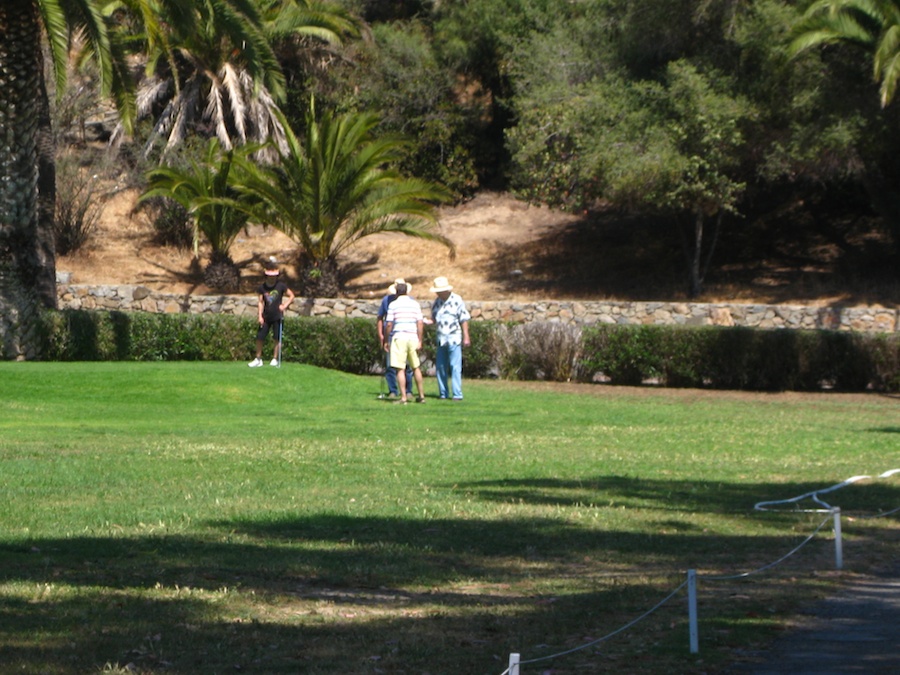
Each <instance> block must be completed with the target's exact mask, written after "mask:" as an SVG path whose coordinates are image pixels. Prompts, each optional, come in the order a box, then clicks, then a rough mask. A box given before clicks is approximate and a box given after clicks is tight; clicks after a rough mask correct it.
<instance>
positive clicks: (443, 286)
mask: <svg viewBox="0 0 900 675" xmlns="http://www.w3.org/2000/svg"><path fill="white" fill-rule="evenodd" d="M452 291H453V286H451V285H450V282H448V281H447V277H437V278H436V279H435V280H434V286H432V287H431V292H432V293H437V299H436V300H435V301H434V303H432V305H431V318H432V319H433V320H434V325H435V327H436V328H437V352H436V357H435V375H436V377H437V383H438V395H439V396H440V397H441V398H442V399H446V398H449V397H450V396H453V400H454V401H462V398H463V393H462V349H463V347H468V346H469V345H471V344H472V342H471V340H470V339H469V319H471V318H472V317H471V315H470V314H469V310H468V309H466V303H465V302H463V299H462V298H461V297H459V295H457V294H456V293H453V292H452ZM448 380H449V382H448ZM448 385H449V386H448Z"/></svg>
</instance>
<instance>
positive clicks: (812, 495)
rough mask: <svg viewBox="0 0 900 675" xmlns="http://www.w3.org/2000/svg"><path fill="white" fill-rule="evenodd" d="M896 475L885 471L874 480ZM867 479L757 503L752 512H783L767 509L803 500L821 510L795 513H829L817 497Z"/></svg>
mask: <svg viewBox="0 0 900 675" xmlns="http://www.w3.org/2000/svg"><path fill="white" fill-rule="evenodd" d="M896 473H900V469H891V470H890V471H885V472H884V473H882V474H880V475H879V476H876V478H889V477H891V476H893V475H894V474H896ZM868 478H872V476H852V477H850V478H848V479H847V480H845V481H841V482H840V483H838V484H837V485H832V486H831V487H828V488H823V489H821V490H813V491H812V492H807V493H805V494H802V495H798V496H797V497H791V498H790V499H779V500H776V501H771V502H758V503H757V504H755V505H754V506H753V510H754V511H783V510H784V509H771V508H768V507H770V506H776V505H778V504H796V503H798V502H801V501H803V500H804V499H807V498H809V499H812V500H813V501H814V502H816V503H817V504H820V505H821V506H822V507H823V508H821V509H795V512H796V513H826V512H831V511H832V510H833V507H832V506H830V505H829V504H828V503H827V502H825V501H824V500H822V499H819V495H823V494H827V493H829V492H834V491H835V490H839V489H841V488H844V487H847V486H848V485H852V484H853V483H857V482H859V481H861V480H866V479H868Z"/></svg>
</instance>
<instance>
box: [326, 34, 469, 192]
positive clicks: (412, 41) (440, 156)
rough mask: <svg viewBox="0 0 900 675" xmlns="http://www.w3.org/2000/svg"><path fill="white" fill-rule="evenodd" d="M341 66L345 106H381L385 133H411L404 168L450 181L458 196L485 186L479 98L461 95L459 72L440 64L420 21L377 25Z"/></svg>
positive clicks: (381, 127) (341, 102)
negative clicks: (477, 158) (479, 161)
mask: <svg viewBox="0 0 900 675" xmlns="http://www.w3.org/2000/svg"><path fill="white" fill-rule="evenodd" d="M372 37H373V39H372V40H371V41H370V42H367V43H364V44H362V45H359V46H358V54H357V55H356V57H355V59H354V61H353V64H352V65H348V66H345V67H344V68H342V69H340V71H338V73H336V74H335V75H334V76H335V77H336V78H337V77H339V78H340V82H339V83H338V86H339V88H340V92H339V93H337V94H334V95H333V96H335V97H336V98H337V99H338V100H337V101H336V103H335V105H336V106H337V107H338V108H339V109H349V110H367V111H379V115H380V121H379V130H380V131H381V133H386V134H393V135H400V136H402V137H404V138H407V139H409V142H408V143H407V144H406V146H405V147H404V148H403V149H402V153H401V155H400V157H399V158H398V166H399V168H400V170H401V171H402V172H403V173H404V174H407V175H412V176H417V177H419V178H423V179H426V180H430V181H434V182H437V183H440V184H441V185H444V186H445V187H446V188H448V189H449V190H451V191H452V192H453V194H454V196H455V197H456V198H457V199H461V198H464V197H467V196H471V195H472V194H473V193H474V191H475V189H476V188H477V187H478V177H477V175H476V171H475V166H474V152H475V151H476V148H477V145H478V142H479V133H480V132H479V130H480V128H481V127H483V124H482V123H481V122H480V117H481V116H482V114H483V111H482V109H481V106H480V105H479V104H478V100H477V98H475V99H473V100H472V101H470V102H466V101H463V100H460V97H459V96H458V92H457V90H456V88H455V79H454V77H453V74H452V73H451V72H450V71H449V70H447V69H446V68H444V67H442V66H441V64H439V63H438V61H437V59H436V55H435V48H434V46H433V43H432V41H431V39H430V35H429V34H428V33H427V32H426V28H425V27H424V26H423V25H422V24H421V23H419V22H415V21H411V22H408V23H390V24H378V25H376V26H374V27H373V30H372Z"/></svg>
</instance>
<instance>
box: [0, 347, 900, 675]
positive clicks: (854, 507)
mask: <svg viewBox="0 0 900 675" xmlns="http://www.w3.org/2000/svg"><path fill="white" fill-rule="evenodd" d="M426 387H427V388H428V393H429V394H430V395H433V394H434V393H435V392H436V386H435V384H434V382H433V380H428V379H426ZM379 390H380V382H379V379H378V378H376V377H357V376H352V375H347V374H343V373H337V372H332V371H325V370H321V369H316V368H312V367H306V366H300V365H296V364H285V365H284V367H283V368H281V369H274V368H269V367H266V368H260V369H250V368H247V367H246V365H244V364H241V363H238V364H234V363H222V364H218V363H216V364H211V363H162V364H145V363H141V364H138V363H134V364H132V363H89V364H88V363H83V364H55V363H0V489H2V499H0V672H4V673H6V672H10V673H12V672H16V673H18V672H23V673H50V674H53V673H92V672H103V671H108V672H136V673H184V674H187V673H231V672H254V673H420V674H421V673H431V674H433V675H434V674H438V673H448V674H449V673H454V674H458V673H479V674H480V673H485V674H491V673H496V674H497V675H499V674H500V673H501V672H503V671H504V670H505V669H506V666H507V661H508V656H509V653H510V652H518V653H521V654H522V658H523V659H535V658H542V657H544V656H547V655H552V654H555V653H557V652H560V651H563V650H568V649H572V648H574V647H579V646H581V645H584V644H587V643H589V642H591V641H592V640H595V639H597V638H601V637H603V636H605V635H607V634H608V633H611V632H613V631H616V630H618V629H619V628H620V627H621V626H623V625H624V624H626V623H628V622H629V621H632V620H633V619H635V618H636V617H638V616H640V615H641V614H643V613H644V612H645V611H647V610H648V609H649V608H651V607H653V606H654V605H655V604H656V603H657V602H659V601H660V600H661V599H662V598H664V597H665V596H666V595H668V594H669V593H671V592H672V591H673V590H674V589H676V588H677V587H678V586H679V585H680V584H681V583H682V582H683V581H684V578H685V573H686V571H687V570H688V569H691V568H693V569H697V570H698V571H699V572H700V575H701V582H700V593H701V595H700V618H701V624H700V654H699V655H691V654H690V653H689V642H688V629H687V612H686V602H685V601H684V596H683V594H682V595H679V596H678V597H677V598H676V599H673V600H672V601H670V602H668V603H666V604H665V605H664V606H663V607H661V608H660V609H659V610H658V611H657V612H654V613H653V614H652V615H650V616H649V617H648V618H646V619H644V620H643V621H641V622H640V623H638V624H637V625H636V626H634V627H632V628H630V629H628V630H627V631H624V632H623V633H621V634H619V635H616V636H615V637H613V638H610V639H609V640H605V641H603V642H600V643H599V644H596V645H593V646H591V647H590V648H588V649H585V650H581V651H578V652H576V653H574V654H570V655H567V656H565V657H560V658H556V659H552V660H548V661H543V662H541V663H539V664H534V665H531V666H523V672H545V671H547V670H550V669H552V672H554V673H575V672H629V673H671V672H681V673H691V672H696V673H701V672H703V673H711V672H716V670H717V669H722V668H725V667H726V666H727V664H729V663H730V662H731V661H732V660H734V659H736V658H738V657H739V655H740V654H742V653H744V654H745V653H747V652H748V650H752V649H757V648H759V647H760V646H761V645H764V644H765V642H766V641H767V640H769V639H770V638H771V636H772V635H773V634H774V633H775V632H777V629H778V628H779V627H780V626H782V625H783V624H784V623H785V622H786V621H788V620H789V618H790V616H791V614H792V613H793V612H796V611H797V610H798V608H799V607H801V606H802V605H804V604H806V603H808V602H810V601H812V600H814V599H815V598H817V597H820V596H821V595H822V594H824V593H827V592H829V591H830V590H832V589H833V587H834V585H835V584H837V583H840V581H841V580H842V579H843V578H845V577H847V576H848V575H855V574H859V573H869V572H872V571H874V570H877V569H879V568H881V567H883V566H885V565H887V564H891V563H892V562H893V561H894V560H895V559H896V553H897V541H898V536H897V535H898V526H897V517H896V515H894V516H889V517H886V518H875V519H869V518H862V517H861V516H868V515H874V514H877V513H879V512H880V511H881V512H883V511H887V510H891V509H894V508H897V507H898V506H900V476H897V477H893V478H889V479H881V480H864V481H860V482H859V483H856V484H854V485H853V486H851V487H848V488H844V489H842V490H839V491H836V492H833V493H829V494H828V495H827V496H825V498H826V499H827V501H828V502H829V503H830V504H833V505H838V506H841V508H842V510H843V511H844V513H845V518H844V523H843V530H844V538H845V539H844V564H845V570H844V572H842V573H837V572H835V571H834V546H833V542H832V537H831V531H830V527H826V528H825V529H823V531H822V532H821V533H820V534H819V535H818V536H817V537H816V538H815V539H814V540H813V541H812V542H811V543H810V544H809V545H807V546H805V547H803V548H802V549H801V550H800V551H799V552H798V553H797V554H795V555H794V556H792V557H791V558H789V559H788V560H786V561H785V562H784V563H782V564H780V565H778V566H776V567H774V568H772V569H770V570H767V571H766V572H765V573H763V574H758V575H754V576H752V577H750V578H748V579H742V580H734V581H728V582H712V581H704V575H712V574H724V575H729V574H739V573H742V572H747V571H750V570H753V569H756V568H757V567H759V566H762V565H765V564H767V563H770V562H772V561H774V560H777V559H778V558H780V557H781V556H782V555H784V554H785V553H787V552H788V551H790V550H791V549H792V548H794V547H795V546H796V545H798V544H799V543H800V542H802V541H803V539H804V538H805V537H807V536H808V535H809V534H810V533H812V532H813V531H814V530H815V528H816V527H817V526H818V525H819V524H820V523H821V522H822V520H823V518H824V517H825V516H823V515H822V514H810V513H802V512H792V511H788V512H781V513H762V512H758V511H754V509H753V506H754V504H756V503H757V502H760V501H763V500H766V501H768V500H775V499H786V498H790V497H794V496H796V495H800V494H804V493H806V492H809V491H811V490H815V489H820V488H825V487H829V486H831V485H834V484H835V483H838V482H840V481H842V480H844V479H845V478H848V477H850V476H857V475H870V476H876V475H877V474H880V473H882V472H884V471H887V470H890V469H895V468H900V401H898V399H896V398H890V397H884V396H877V395H852V396H842V395H829V394H819V395H798V394H738V393H733V392H700V391H671V390H652V389H630V388H612V387H604V386H565V385H549V384H546V385H545V384H513V383H505V382H475V381H467V382H466V383H465V393H466V400H465V401H464V402H462V403H452V402H444V401H438V400H437V399H436V398H433V397H429V399H428V402H427V403H426V404H425V405H417V404H410V405H407V406H399V405H391V404H387V403H384V402H382V401H378V400H376V397H377V395H378V393H379ZM801 506H806V507H811V506H813V505H812V504H811V503H810V502H806V503H804V504H802V505H801Z"/></svg>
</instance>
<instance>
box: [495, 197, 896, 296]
mask: <svg viewBox="0 0 900 675" xmlns="http://www.w3.org/2000/svg"><path fill="white" fill-rule="evenodd" d="M801 204H802V202H801ZM826 211H827V212H828V213H831V210H826ZM821 215H822V214H819V216H820V217H814V214H811V213H808V212H806V211H804V210H803V209H802V207H801V209H800V211H796V210H788V211H778V210H776V212H775V215H771V214H766V213H761V214H755V215H751V216H750V218H751V219H752V220H753V222H752V224H749V223H748V222H746V221H745V220H736V219H734V218H731V219H726V222H725V223H724V224H723V227H722V230H721V234H720V236H719V238H718V241H717V244H716V248H715V250H714V252H713V255H712V258H711V262H710V267H709V271H708V273H707V275H706V280H705V283H704V291H703V293H702V294H701V296H700V297H698V298H693V299H694V300H697V301H712V300H714V299H717V298H723V297H724V298H727V299H729V300H730V301H733V302H742V301H751V300H752V301H753V302H763V303H772V304H779V303H786V302H811V301H813V300H817V299H820V298H823V297H826V298H827V297H837V298H839V305H838V306H859V305H865V304H872V303H881V304H885V305H886V306H889V307H894V306H896V297H897V289H898V282H897V278H896V261H895V258H894V257H892V256H891V255H890V248H891V247H890V245H889V243H885V237H884V236H882V235H879V233H878V229H879V226H878V224H877V223H873V222H872V221H871V220H866V219H865V218H858V217H857V218H855V219H854V218H852V217H851V216H850V215H847V214H844V213H836V214H833V215H832V216H831V217H830V219H829V218H823V217H821ZM711 239H712V234H711V233H708V237H707V243H709V241H710V240H711ZM876 244H877V245H876ZM488 278H489V279H490V280H491V281H492V282H494V283H496V284H498V285H500V286H501V287H502V288H504V290H505V291H507V292H514V293H520V294H532V295H538V296H544V297H553V298H554V299H560V300H564V299H568V298H576V299H577V298H592V299H594V300H602V299H615V300H622V301H659V300H660V299H665V300H666V301H672V302H678V301H684V300H687V299H689V297H688V293H687V278H688V277H687V268H686V263H685V257H684V253H683V242H682V236H681V233H680V232H679V230H678V227H677V226H676V224H675V222H674V221H673V219H672V218H665V217H659V216H644V215H632V214H627V213H620V212H616V211H611V210H603V211H597V212H591V213H588V214H586V215H585V216H584V217H583V218H581V219H579V220H577V221H575V222H572V223H570V224H569V225H567V226H566V227H564V228H562V229H561V230H555V231H553V232H550V233H547V234H545V235H543V236H541V237H539V238H538V239H535V240H533V241H531V242H527V243H525V244H517V245H515V246H512V245H511V246H503V247H499V249H498V251H497V254H496V256H494V257H493V264H492V268H491V271H490V272H489V275H488ZM742 299H746V300H742Z"/></svg>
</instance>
